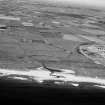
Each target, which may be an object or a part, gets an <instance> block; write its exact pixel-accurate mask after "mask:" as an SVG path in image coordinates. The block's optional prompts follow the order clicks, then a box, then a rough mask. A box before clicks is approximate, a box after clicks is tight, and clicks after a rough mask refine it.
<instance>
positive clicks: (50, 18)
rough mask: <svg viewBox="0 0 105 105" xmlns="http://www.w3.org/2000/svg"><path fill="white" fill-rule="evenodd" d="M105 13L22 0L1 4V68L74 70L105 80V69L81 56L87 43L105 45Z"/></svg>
mask: <svg viewBox="0 0 105 105" xmlns="http://www.w3.org/2000/svg"><path fill="white" fill-rule="evenodd" d="M104 42H105V11H102V10H97V9H96V10H95V9H89V8H87V9H86V8H85V9H84V8H82V7H78V8H76V7H75V6H74V7H73V6H69V7H63V6H56V5H50V4H44V3H43V4H42V3H40V2H28V1H27V2H26V1H22V0H18V2H17V1H15V0H4V1H0V67H1V68H9V69H21V70H22V69H25V68H27V69H35V68H37V67H40V66H42V64H45V65H46V66H47V67H49V68H62V69H72V70H74V71H75V72H76V75H83V76H92V77H96V76H98V77H101V78H104V77H105V67H104V65H101V64H96V63H94V61H93V60H91V59H88V58H87V57H85V56H83V55H82V54H80V53H78V52H77V48H78V47H79V46H80V45H81V44H84V43H97V44H105V43H104Z"/></svg>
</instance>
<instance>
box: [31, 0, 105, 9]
mask: <svg viewBox="0 0 105 105" xmlns="http://www.w3.org/2000/svg"><path fill="white" fill-rule="evenodd" d="M33 1H34V0H33ZM41 1H50V2H53V3H59V4H60V3H63V4H68V5H69V4H74V5H82V6H88V7H93V8H100V9H101V8H102V9H103V8H104V9H105V0H41Z"/></svg>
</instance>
